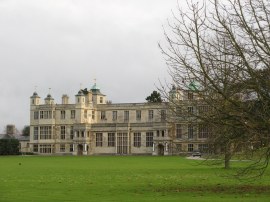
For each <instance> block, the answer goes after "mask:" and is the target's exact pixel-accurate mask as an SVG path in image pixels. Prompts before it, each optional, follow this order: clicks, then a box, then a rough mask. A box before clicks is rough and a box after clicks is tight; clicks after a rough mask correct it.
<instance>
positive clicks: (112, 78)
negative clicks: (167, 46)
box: [0, 0, 181, 132]
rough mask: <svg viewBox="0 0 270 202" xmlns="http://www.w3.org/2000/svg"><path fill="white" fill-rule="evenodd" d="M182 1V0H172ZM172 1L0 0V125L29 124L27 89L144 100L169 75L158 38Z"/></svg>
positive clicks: (58, 96)
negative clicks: (90, 92) (96, 91)
mask: <svg viewBox="0 0 270 202" xmlns="http://www.w3.org/2000/svg"><path fill="white" fill-rule="evenodd" d="M179 2H180V3H181V0H179ZM176 5H177V1H176V0H0V68H1V74H0V77H1V78H0V92H1V99H0V132H3V131H4V127H5V125H6V124H15V125H16V127H17V128H18V129H22V127H23V126H24V125H29V106H30V104H29V103H30V100H29V98H30V96H31V95H32V94H33V92H34V91H35V86H37V87H36V91H37V93H38V94H39V96H40V97H41V98H42V99H44V98H45V97H46V95H47V94H48V92H49V88H51V95H52V96H53V98H54V99H55V101H56V103H60V102H61V96H62V94H68V95H69V96H70V101H71V102H74V95H75V94H76V93H77V92H78V90H79V89H80V85H82V87H83V88H88V89H89V88H91V86H92V85H93V82H94V79H95V78H96V79H97V84H98V86H99V87H100V88H101V92H102V93H104V94H106V95H107V97H108V99H109V100H112V102H113V103H126V102H144V101H145V98H146V97H147V96H148V95H149V94H150V93H151V92H152V91H153V90H155V89H156V85H158V83H159V81H158V80H159V79H161V80H164V79H168V78H169V77H168V74H167V67H166V64H165V61H164V59H163V56H162V55H161V52H160V50H159V49H158V45H157V44H158V42H160V41H161V42H162V41H163V40H164V36H163V28H162V26H163V25H166V23H167V19H168V18H171V16H172V15H171V10H172V9H173V10H174V9H175V7H176Z"/></svg>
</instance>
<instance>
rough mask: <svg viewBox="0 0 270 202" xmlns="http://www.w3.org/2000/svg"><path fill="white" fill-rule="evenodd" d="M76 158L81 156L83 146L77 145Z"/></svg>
mask: <svg viewBox="0 0 270 202" xmlns="http://www.w3.org/2000/svg"><path fill="white" fill-rule="evenodd" d="M77 154H78V156H82V155H83V145H82V144H79V145H78V153H77Z"/></svg>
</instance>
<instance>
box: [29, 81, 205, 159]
mask: <svg viewBox="0 0 270 202" xmlns="http://www.w3.org/2000/svg"><path fill="white" fill-rule="evenodd" d="M191 93H192V92H191V90H179V89H176V88H173V89H171V91H170V96H171V97H172V98H173V99H177V100H180V102H181V103H182V104H183V106H186V107H187V108H189V109H188V110H190V107H192V110H193V107H194V106H189V105H190V103H191V102H190V101H192V100H193V99H195V96H194V97H193V95H192V97H191ZM30 99H31V109H30V144H29V145H30V151H31V152H33V153H36V154H43V155H55V154H57V155H178V154H181V153H187V152H192V151H193V150H195V149H196V150H197V149H203V148H204V147H206V144H205V139H206V138H207V134H206V132H205V131H204V130H200V129H199V128H198V127H196V126H194V125H193V124H190V123H188V121H187V120H186V119H185V117H183V118H182V119H178V121H177V123H176V122H175V123H172V122H170V121H167V116H168V113H170V109H169V107H168V106H169V105H170V102H162V103H128V104H126V103H121V104H113V103H111V102H108V101H107V99H106V96H105V95H104V94H102V93H101V91H100V89H99V88H98V87H97V85H96V84H94V85H93V86H92V88H91V89H90V90H87V89H85V90H80V91H79V92H78V94H77V95H75V103H72V104H71V103H70V101H69V97H68V96H67V95H63V96H62V103H61V104H55V103H54V99H53V98H52V96H51V95H50V94H48V95H47V97H46V98H45V99H44V102H43V103H42V102H41V98H40V97H39V96H38V94H37V93H36V92H34V94H33V95H32V96H31V98H30Z"/></svg>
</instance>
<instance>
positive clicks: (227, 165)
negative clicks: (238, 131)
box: [224, 148, 232, 169]
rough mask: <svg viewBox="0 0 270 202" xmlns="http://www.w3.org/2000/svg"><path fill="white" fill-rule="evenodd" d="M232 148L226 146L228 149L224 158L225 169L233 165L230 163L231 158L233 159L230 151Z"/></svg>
mask: <svg viewBox="0 0 270 202" xmlns="http://www.w3.org/2000/svg"><path fill="white" fill-rule="evenodd" d="M229 149H230V148H226V151H225V159H224V168H225V169H230V168H231V165H230V160H231V157H232V155H231V152H230V151H228V150H229Z"/></svg>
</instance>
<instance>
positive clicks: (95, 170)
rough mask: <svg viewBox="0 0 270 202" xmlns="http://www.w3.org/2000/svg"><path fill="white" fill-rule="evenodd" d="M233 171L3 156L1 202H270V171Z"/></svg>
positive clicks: (164, 160)
mask: <svg viewBox="0 0 270 202" xmlns="http://www.w3.org/2000/svg"><path fill="white" fill-rule="evenodd" d="M238 164H239V163H237V162H234V164H233V165H235V166H238ZM230 172H232V171H226V170H224V169H222V168H221V167H218V166H216V167H209V166H206V165H201V164H199V163H198V161H196V160H188V159H185V158H181V157H176V156H174V157H152V156H144V157H141V156H94V157H93V156H87V157H77V156H63V157H60V156H55V157H41V156H9V157H0V201H1V202H2V201H3V202H10V201H14V202H22V201H27V202H30V201H33V202H38V201H44V202H45V201H46V202H47V201H99V202H102V201H189V202H192V201H200V202H202V201H230V202H231V201H243V202H244V201H245V202H247V201H270V168H268V170H267V172H266V174H265V176H264V177H263V178H262V179H258V180H256V181H255V180H254V181H252V182H247V181H243V182H242V181H238V180H235V179H233V178H231V177H228V176H229V175H228V174H230Z"/></svg>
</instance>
